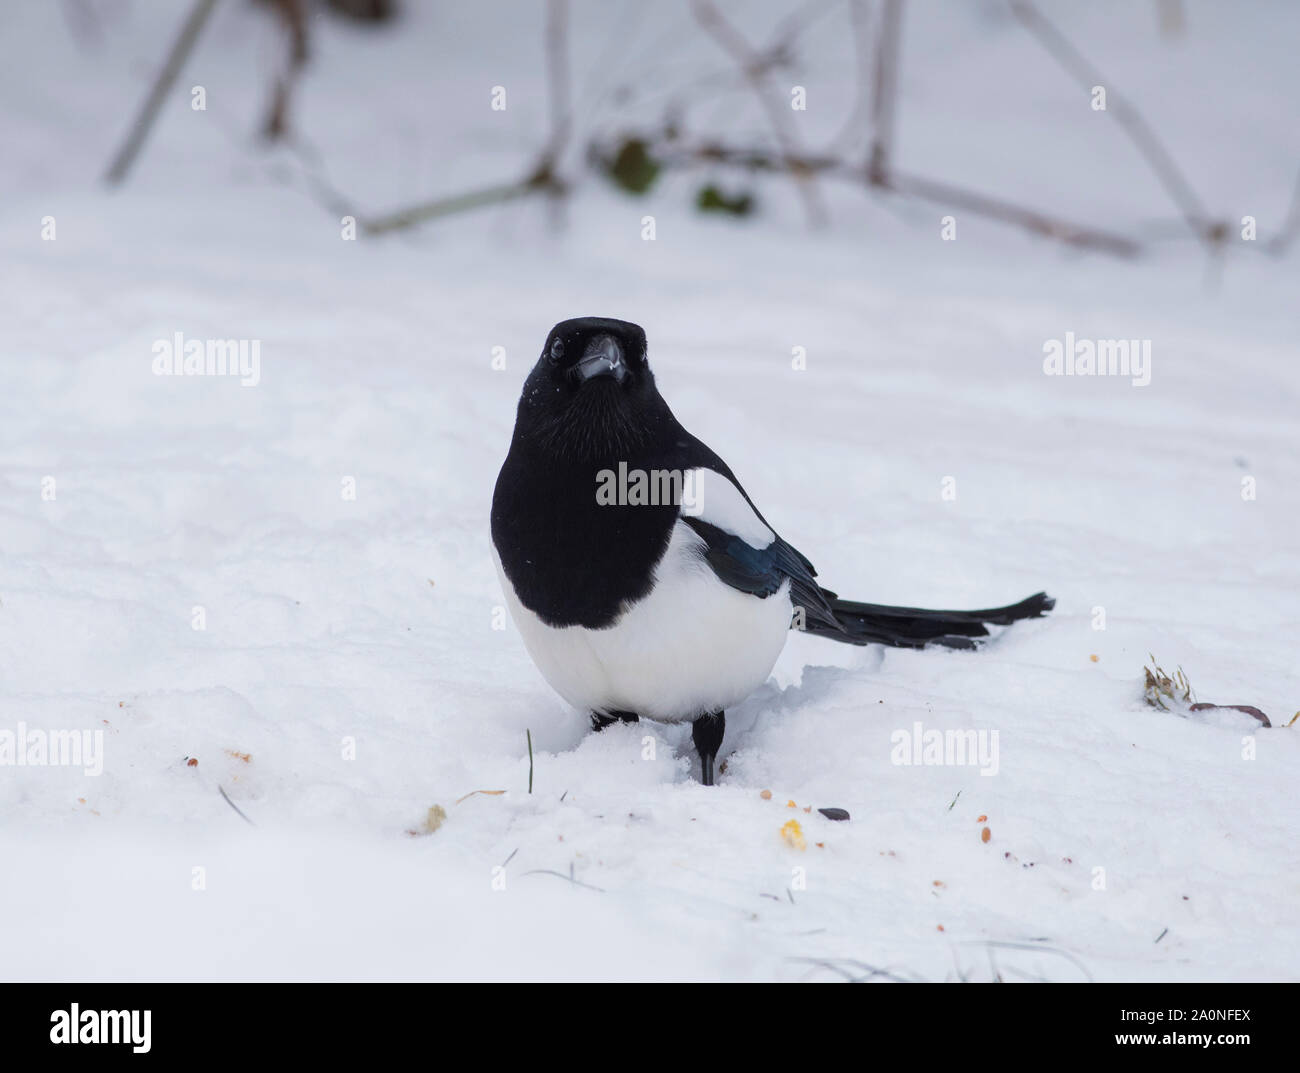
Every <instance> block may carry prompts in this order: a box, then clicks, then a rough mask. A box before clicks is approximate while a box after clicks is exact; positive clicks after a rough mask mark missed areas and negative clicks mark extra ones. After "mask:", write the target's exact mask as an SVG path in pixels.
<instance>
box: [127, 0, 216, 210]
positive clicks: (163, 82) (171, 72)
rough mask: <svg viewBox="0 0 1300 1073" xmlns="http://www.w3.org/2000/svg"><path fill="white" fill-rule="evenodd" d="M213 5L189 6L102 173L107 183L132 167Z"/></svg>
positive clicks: (212, 1)
mask: <svg viewBox="0 0 1300 1073" xmlns="http://www.w3.org/2000/svg"><path fill="white" fill-rule="evenodd" d="M216 6H217V0H195V4H194V6H193V7H192V8H190V13H189V16H188V17H187V18H186V20H185V25H184V26H182V27H181V32H180V34H179V35H178V36H177V38H176V41H175V42H174V43H173V44H172V48H171V52H169V53H168V55H167V62H166V63H164V64H163V68H162V70H161V71H159V72H158V77H157V78H156V79H155V80H154V84H153V86H152V88H151V89H150V90H149V94H148V96H147V97H145V99H144V103H143V104H142V105H141V106H140V112H139V114H138V115H137V116H136V118H135V122H134V123H133V124H132V126H131V130H130V132H129V133H128V134H127V137H126V141H125V142H123V143H122V148H121V149H119V150H118V151H117V155H116V156H115V157H114V158H113V163H112V164H111V165H109V169H108V171H107V172H106V173H105V175H104V181H105V182H106V183H109V184H110V185H113V186H116V185H117V184H118V183H120V182H121V181H122V180H123V179H125V178H126V173H127V172H128V171H130V170H131V165H132V164H133V163H134V162H135V158H136V156H137V154H138V153H139V152H140V148H141V147H142V146H143V145H144V142H145V139H146V138H147V137H148V136H149V132H150V131H151V130H152V129H153V125H154V121H155V120H156V119H157V118H158V112H159V110H160V109H161V108H162V105H163V101H165V100H166V99H167V94H169V93H170V92H171V90H172V86H173V85H174V84H175V82H176V79H177V78H178V77H180V73H181V69H182V68H183V67H184V66H185V61H186V60H187V59H189V55H190V53H191V52H192V51H193V49H194V45H195V42H197V41H198V39H199V34H200V33H201V32H202V31H203V26H204V24H205V23H206V22H207V21H208V16H209V15H211V14H212V9H213V8H214V7H216Z"/></svg>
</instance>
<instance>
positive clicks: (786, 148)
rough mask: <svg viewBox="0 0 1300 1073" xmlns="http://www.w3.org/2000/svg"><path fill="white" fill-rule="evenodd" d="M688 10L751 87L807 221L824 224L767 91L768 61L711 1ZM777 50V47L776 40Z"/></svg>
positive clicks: (794, 144) (793, 140)
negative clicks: (783, 160) (796, 191)
mask: <svg viewBox="0 0 1300 1073" xmlns="http://www.w3.org/2000/svg"><path fill="white" fill-rule="evenodd" d="M691 9H692V10H693V11H694V13H695V19H696V21H697V22H698V23H699V24H700V26H701V27H703V29H704V30H705V32H707V33H708V34H709V36H711V37H712V38H713V39H714V40H715V41H716V42H717V43H718V45H719V46H720V47H721V48H722V49H723V51H725V52H726V53H727V54H728V55H730V56H731V58H732V60H733V61H734V62H735V64H736V65H737V67H739V68H740V70H741V71H742V72H743V73H744V75H745V77H746V79H748V81H749V83H750V85H751V86H752V87H753V89H754V93H755V95H756V96H757V97H758V100H759V103H760V104H761V105H762V107H763V110H764V111H765V112H766V113H767V118H768V122H769V123H770V124H771V126H772V133H773V134H774V135H775V136H776V140H777V144H778V145H779V146H780V147H781V151H782V153H783V154H784V156H785V160H786V170H787V171H788V172H789V173H790V174H791V175H792V176H793V177H794V180H795V182H796V184H797V185H798V188H799V192H800V194H801V195H802V197H803V201H804V209H805V211H806V213H807V215H808V222H809V223H810V224H812V225H813V226H820V225H822V224H825V223H826V221H827V218H828V216H827V212H826V206H825V205H824V204H823V202H822V199H821V195H820V194H819V192H818V191H817V188H816V185H815V184H814V182H813V177H812V173H811V172H808V171H806V170H805V169H804V168H803V167H802V166H801V165H800V161H801V160H802V158H803V157H804V152H803V149H802V148H801V146H800V144H799V135H798V134H797V133H796V131H795V130H794V126H793V124H792V123H791V122H790V114H789V112H787V110H786V107H785V104H784V102H782V101H780V100H778V99H776V98H774V97H773V96H772V94H771V92H770V91H769V88H768V85H767V72H768V69H769V64H768V62H767V61H766V60H765V58H764V56H762V55H761V54H760V53H758V52H756V51H755V50H754V49H753V48H752V47H751V46H750V44H749V42H748V41H747V40H745V37H744V35H742V34H741V33H740V31H739V30H737V29H736V28H735V27H734V26H733V25H732V24H731V23H730V22H728V21H727V20H726V19H725V18H724V17H723V15H722V13H721V12H720V11H719V10H718V9H717V8H716V7H715V6H714V5H713V3H712V0H691ZM791 32H792V31H791ZM777 47H780V42H779V41H778V43H777Z"/></svg>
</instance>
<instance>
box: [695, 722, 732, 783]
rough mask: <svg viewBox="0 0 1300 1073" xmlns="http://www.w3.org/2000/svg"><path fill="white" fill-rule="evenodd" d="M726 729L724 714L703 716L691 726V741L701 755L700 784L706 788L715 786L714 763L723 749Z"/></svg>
mask: <svg viewBox="0 0 1300 1073" xmlns="http://www.w3.org/2000/svg"><path fill="white" fill-rule="evenodd" d="M726 729H727V720H726V715H725V713H723V712H713V713H712V714H710V715H702V716H700V717H699V718H698V719H697V720H695V722H694V723H692V724H691V740H692V741H693V742H695V751H696V752H697V753H699V754H700V782H702V783H703V784H704V785H705V786H712V785H713V761H714V759H715V758H716V757H717V755H718V750H719V749H721V748H722V735H723V732H724V731H725V730H726Z"/></svg>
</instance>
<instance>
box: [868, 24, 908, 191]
mask: <svg viewBox="0 0 1300 1073" xmlns="http://www.w3.org/2000/svg"><path fill="white" fill-rule="evenodd" d="M902 33H903V0H885V6H884V10H883V11H882V13H881V17H880V31H879V33H878V35H877V37H876V72H875V79H874V82H873V88H872V94H871V160H870V162H869V163H868V165H867V169H868V170H867V174H868V176H869V177H870V179H871V182H872V183H873V184H875V185H882V186H883V185H887V184H886V183H885V182H884V179H885V176H886V174H887V173H888V171H889V167H890V164H891V162H892V158H893V148H894V115H895V112H896V110H897V101H898V63H899V49H900V47H901V45H900V42H901V39H902Z"/></svg>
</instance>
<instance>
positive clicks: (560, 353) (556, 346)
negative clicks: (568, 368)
mask: <svg viewBox="0 0 1300 1073" xmlns="http://www.w3.org/2000/svg"><path fill="white" fill-rule="evenodd" d="M562 357H564V344H563V343H562V342H561V341H560V340H559V339H557V340H555V342H553V343H552V344H551V353H550V359H551V364H552V365H554V364H555V363H556V362H558V361H559V360H560V359H561V358H562Z"/></svg>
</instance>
